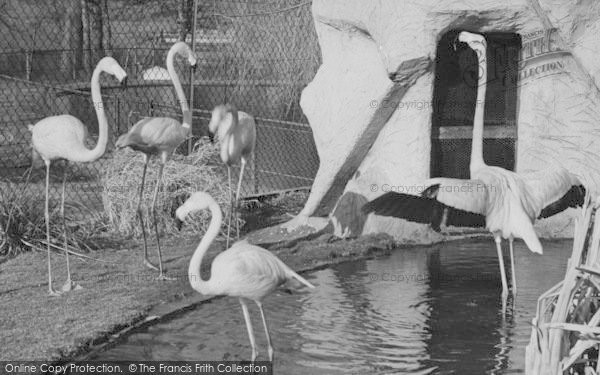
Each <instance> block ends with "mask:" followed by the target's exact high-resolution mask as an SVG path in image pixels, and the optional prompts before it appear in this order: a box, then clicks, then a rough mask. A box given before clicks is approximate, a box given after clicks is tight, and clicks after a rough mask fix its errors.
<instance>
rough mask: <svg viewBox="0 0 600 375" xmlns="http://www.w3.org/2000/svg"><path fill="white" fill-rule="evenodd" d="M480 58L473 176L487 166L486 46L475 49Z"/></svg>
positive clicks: (474, 129)
mask: <svg viewBox="0 0 600 375" xmlns="http://www.w3.org/2000/svg"><path fill="white" fill-rule="evenodd" d="M475 52H476V53H477V59H478V60H479V79H478V82H477V100H476V102H475V115H474V116H473V139H472V141H471V142H472V143H471V165H470V168H469V169H470V172H471V177H473V174H474V172H475V171H477V170H478V169H479V168H481V167H483V166H485V162H484V161H483V119H484V112H485V92H486V86H487V58H486V48H485V47H484V46H482V47H481V48H478V49H476V50H475Z"/></svg>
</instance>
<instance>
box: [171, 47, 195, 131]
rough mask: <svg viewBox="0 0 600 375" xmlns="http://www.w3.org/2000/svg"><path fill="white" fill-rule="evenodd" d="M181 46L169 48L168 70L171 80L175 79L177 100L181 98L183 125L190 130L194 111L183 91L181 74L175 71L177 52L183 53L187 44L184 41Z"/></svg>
mask: <svg viewBox="0 0 600 375" xmlns="http://www.w3.org/2000/svg"><path fill="white" fill-rule="evenodd" d="M181 46H182V47H181V48H171V49H170V50H169V53H168V54H167V71H168V72H169V76H170V77H171V81H173V86H175V92H176V93H177V100H179V105H180V106H181V112H182V114H183V123H182V126H183V127H184V128H185V129H186V130H189V129H191V128H192V112H190V107H189V105H188V102H187V99H186V97H185V93H184V92H183V87H182V86H181V81H179V76H178V75H177V72H176V71H175V65H174V62H173V60H174V59H175V54H177V53H180V54H183V51H184V50H183V48H184V46H185V45H184V44H183V43H182V44H181Z"/></svg>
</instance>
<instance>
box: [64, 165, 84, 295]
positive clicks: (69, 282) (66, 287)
mask: <svg viewBox="0 0 600 375" xmlns="http://www.w3.org/2000/svg"><path fill="white" fill-rule="evenodd" d="M68 166H69V162H68V161H65V165H64V171H63V181H62V194H61V199H60V218H61V220H62V230H63V239H64V246H65V258H66V260H67V280H66V281H65V283H64V284H63V286H62V288H61V291H63V292H69V291H71V290H72V289H73V281H72V280H71V265H70V263H69V250H68V242H67V223H66V221H65V188H66V185H67V169H68ZM79 288H81V287H80V286H78V289H79Z"/></svg>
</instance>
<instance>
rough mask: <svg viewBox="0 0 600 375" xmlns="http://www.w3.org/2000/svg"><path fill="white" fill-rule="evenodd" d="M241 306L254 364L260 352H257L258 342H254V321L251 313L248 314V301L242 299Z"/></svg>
mask: <svg viewBox="0 0 600 375" xmlns="http://www.w3.org/2000/svg"><path fill="white" fill-rule="evenodd" d="M240 304H241V305H242V312H243V313H244V320H245V321H246V328H247V329H248V337H249V338H250V346H252V362H254V361H255V360H256V357H257V356H258V351H257V350H256V342H255V340H254V330H253V329H252V321H250V313H249V312H248V306H247V305H246V301H244V300H243V299H242V298H240Z"/></svg>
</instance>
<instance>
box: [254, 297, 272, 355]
mask: <svg viewBox="0 0 600 375" xmlns="http://www.w3.org/2000/svg"><path fill="white" fill-rule="evenodd" d="M256 304H257V305H258V309H259V310H260V316H261V317H262V321H263V325H264V326H265V334H266V335H267V345H268V350H269V361H271V362H273V358H274V357H275V351H274V350H273V345H272V344H271V335H269V328H268V327H267V319H266V318H265V312H264V311H263V308H262V303H260V302H259V301H256Z"/></svg>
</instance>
